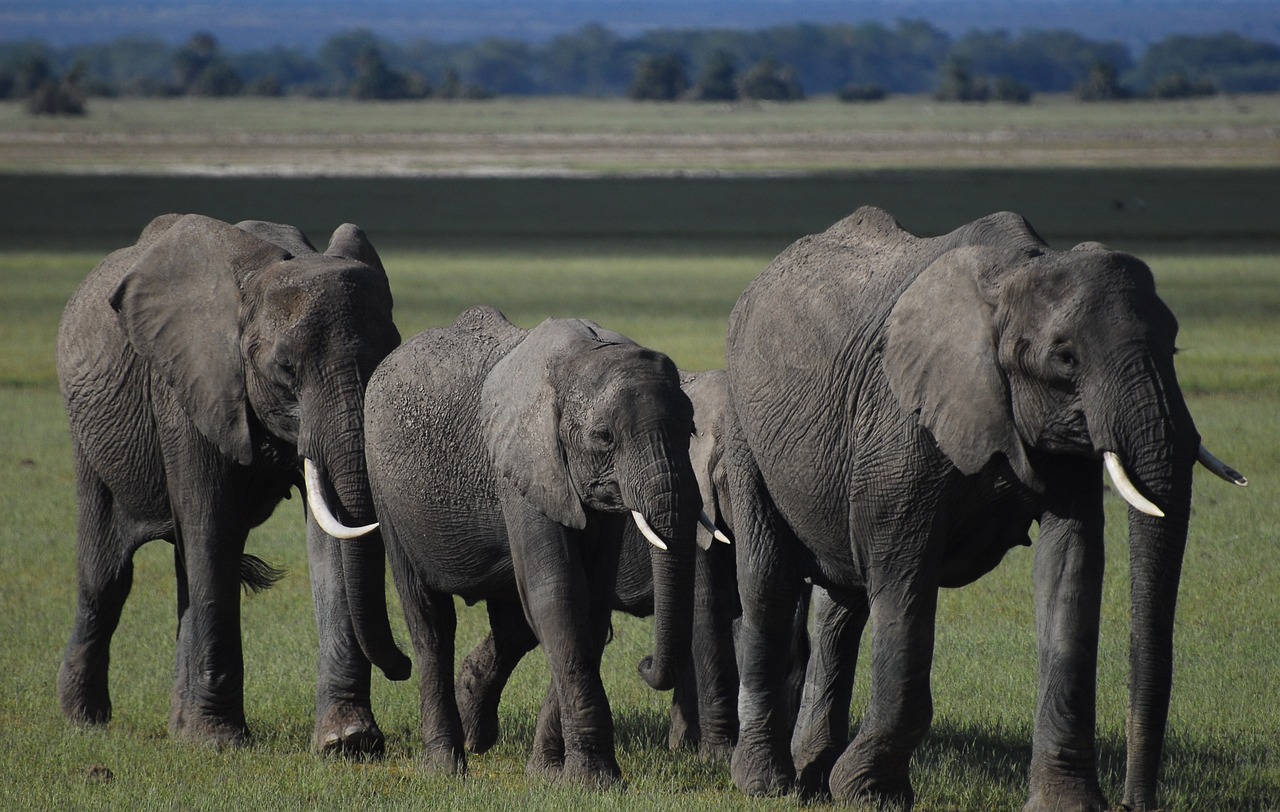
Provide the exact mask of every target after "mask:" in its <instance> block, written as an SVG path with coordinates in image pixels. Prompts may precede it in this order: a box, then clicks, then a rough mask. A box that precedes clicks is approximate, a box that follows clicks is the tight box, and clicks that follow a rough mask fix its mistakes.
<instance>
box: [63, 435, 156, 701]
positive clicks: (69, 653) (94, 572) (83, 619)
mask: <svg viewBox="0 0 1280 812" xmlns="http://www.w3.org/2000/svg"><path fill="white" fill-rule="evenodd" d="M124 526H125V523H124V522H122V521H120V519H119V517H118V516H117V515H116V508H115V504H114V499H113V498H112V496H111V492H110V491H109V490H108V489H107V486H106V485H105V484H104V483H103V482H102V480H101V479H100V478H99V477H98V476H97V474H96V473H94V472H93V470H92V469H91V468H89V466H88V465H87V464H85V463H84V462H83V460H82V459H80V455H79V454H78V453H77V459H76V582H77V584H76V616H75V622H74V625H73V626H72V628H71V638H70V640H69V641H68V642H67V648H66V651H65V652H64V654H63V659H62V665H61V666H60V667H59V669H58V702H59V704H60V705H61V706H62V713H63V715H65V716H66V717H67V718H68V719H69V720H71V721H72V722H75V723H77V724H86V725H104V724H106V723H107V722H109V721H110V720H111V696H110V691H109V689H108V685H107V671H108V665H109V663H110V659H111V652H110V649H111V637H112V635H113V634H115V630H116V626H117V625H118V624H119V622H120V614H121V612H122V611H123V609H124V603H125V600H126V599H127V598H128V597H129V590H130V589H131V588H132V586H133V553H134V550H136V549H137V547H138V546H139V545H140V544H141V543H142V541H145V539H142V540H136V539H132V538H129V537H127V536H126V532H125V530H124Z"/></svg>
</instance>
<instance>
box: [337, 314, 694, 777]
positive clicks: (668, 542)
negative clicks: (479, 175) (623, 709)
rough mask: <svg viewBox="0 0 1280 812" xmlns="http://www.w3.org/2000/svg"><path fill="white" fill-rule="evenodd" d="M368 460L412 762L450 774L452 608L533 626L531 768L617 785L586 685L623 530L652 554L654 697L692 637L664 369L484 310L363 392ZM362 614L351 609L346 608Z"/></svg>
mask: <svg viewBox="0 0 1280 812" xmlns="http://www.w3.org/2000/svg"><path fill="white" fill-rule="evenodd" d="M365 427H366V432H367V436H366V449H365V453H366V457H367V461H368V469H369V477H370V484H371V487H372V490H373V499H374V504H375V508H376V514H377V516H378V518H379V520H380V521H381V523H382V532H383V537H384V539H385V541H386V547H387V555H388V558H389V560H390V563H391V572H392V575H393V577H394V580H395V584H396V588H397V590H398V592H399V594H400V597H401V604H402V606H403V608H404V613H405V619H406V622H407V625H408V629H409V634H410V637H411V639H412V643H413V648H414V652H415V658H416V659H417V661H418V667H419V670H420V677H419V679H420V686H419V697H420V705H421V711H422V722H421V724H422V733H423V739H424V743H425V749H424V754H423V758H422V763H423V764H424V766H425V767H427V768H428V769H432V770H436V771H439V772H443V773H446V774H456V775H465V774H466V768H467V766H466V754H465V749H464V735H463V730H462V723H461V720H460V716H459V709H458V706H457V702H456V699H455V688H454V679H453V664H454V635H455V631H456V625H457V618H456V611H455V608H454V604H453V597H452V596H453V595H458V596H461V598H462V599H463V600H465V601H466V602H467V603H469V604H473V603H475V602H476V601H479V600H484V601H486V604H487V610H488V615H489V618H490V624H491V628H492V629H493V630H494V631H495V633H497V634H499V635H502V634H505V633H508V632H511V633H514V634H525V635H528V634H530V633H532V634H533V635H534V636H535V637H536V640H537V641H538V642H539V643H540V644H541V646H542V648H543V650H544V652H545V653H546V657H547V664H548V670H549V671H550V674H551V686H550V689H549V691H548V694H547V698H546V701H545V703H544V705H543V707H542V711H541V714H540V716H539V719H538V724H537V730H536V734H535V743H534V749H533V754H532V755H531V757H530V759H529V762H528V772H529V773H530V774H531V775H535V776H543V777H547V778H550V779H552V780H560V781H565V782H570V783H575V784H582V785H585V786H591V787H603V786H608V785H610V784H613V783H615V782H617V781H618V780H619V779H620V777H621V771H620V770H619V767H618V763H617V759H616V757H615V751H614V741H613V719H612V715H611V711H610V708H609V702H608V699H607V697H606V696H605V693H604V688H603V684H602V682H601V679H600V658H601V653H602V651H603V648H604V644H605V640H606V636H607V634H608V630H609V617H610V605H611V594H610V593H611V591H612V589H613V584H614V579H615V573H616V570H617V566H618V556H619V547H620V540H621V537H622V526H623V524H624V522H625V521H626V519H627V514H628V513H629V514H630V515H631V516H632V517H633V518H634V520H635V522H636V523H637V525H639V526H640V528H641V531H642V532H644V534H645V536H646V538H648V539H649V541H650V543H652V544H653V545H655V546H657V547H659V548H663V552H664V554H663V556H662V560H661V562H660V563H659V564H657V565H655V569H654V581H655V593H656V595H655V604H656V614H655V616H656V623H655V635H654V636H655V641H656V644H655V648H654V653H653V654H652V655H651V656H650V657H647V658H646V659H645V660H644V661H643V662H641V664H640V666H639V670H640V673H641V675H642V677H643V678H644V679H645V680H646V681H647V682H648V683H649V684H650V685H651V686H653V687H655V688H658V689H663V690H665V689H670V688H671V687H672V686H673V685H674V683H675V681H676V678H677V676H678V667H679V665H680V662H679V660H678V654H679V652H682V651H685V650H687V648H688V646H689V638H690V635H691V634H692V621H691V614H692V604H693V588H692V587H693V549H694V544H695V542H694V536H695V533H696V528H697V524H698V514H699V511H700V508H701V501H700V499H699V494H698V488H697V482H696V480H695V478H694V474H693V470H692V467H691V464H690V462H689V437H690V435H691V434H692V432H693V410H692V406H691V405H690V403H689V399H688V397H686V396H685V394H684V392H683V391H682V390H681V389H680V381H679V377H678V374H677V371H676V368H675V365H674V364H673V363H672V362H671V360H670V359H669V358H668V357H667V356H665V355H663V354H661V353H658V352H655V351H653V350H649V349H645V348H643V347H640V346H638V345H637V344H635V343H633V342H632V341H630V340H629V339H627V338H625V337H624V336H622V335H620V334H618V333H615V332H611V331H608V330H605V329H603V328H601V327H599V326H598V325H596V324H594V323H592V322H589V321H585V320H578V319H548V320H547V321H545V322H543V323H542V324H540V325H538V326H537V327H534V328H533V329H530V330H525V329H522V328H519V327H516V326H515V325H513V324H512V323H511V322H509V321H508V320H507V319H506V318H505V317H504V316H503V315H502V314H501V313H500V312H498V311H497V310H495V309H493V308H490V307H483V306H481V307H475V308H472V309H470V310H467V311H465V312H464V313H462V314H461V315H459V316H458V317H457V319H456V320H455V322H454V323H453V325H452V326H450V327H445V328H439V329H432V330H427V331H425V332H423V333H421V334H419V335H417V336H415V337H414V338H413V339H411V340H409V341H407V342H406V343H405V344H404V345H402V346H401V347H400V348H399V349H397V350H396V351H395V352H393V353H392V354H391V355H389V356H388V357H387V359H386V361H384V362H383V364H382V365H381V366H380V367H379V368H378V370H377V372H376V373H375V374H374V375H373V377H372V379H371V380H370V382H369V388H368V392H367V397H366V403H365ZM361 616H368V613H362V615H361Z"/></svg>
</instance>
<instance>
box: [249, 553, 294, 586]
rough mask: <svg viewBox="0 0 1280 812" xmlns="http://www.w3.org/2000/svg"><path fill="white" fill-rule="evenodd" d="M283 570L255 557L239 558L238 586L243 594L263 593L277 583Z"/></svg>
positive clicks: (283, 574) (281, 576)
mask: <svg viewBox="0 0 1280 812" xmlns="http://www.w3.org/2000/svg"><path fill="white" fill-rule="evenodd" d="M284 576H285V570H283V569H279V568H277V567H273V566H271V565H270V564H269V563H267V562H266V561H263V560H262V559H261V558H258V557H257V556H256V555H249V554H248V553H245V554H244V555H242V556H240V586H241V587H243V588H244V591H245V594H249V593H253V594H255V595H256V594H258V593H259V592H265V591H267V590H268V589H270V588H271V587H273V586H275V585H276V584H277V583H279V581H280V579H281V578H283V577H284Z"/></svg>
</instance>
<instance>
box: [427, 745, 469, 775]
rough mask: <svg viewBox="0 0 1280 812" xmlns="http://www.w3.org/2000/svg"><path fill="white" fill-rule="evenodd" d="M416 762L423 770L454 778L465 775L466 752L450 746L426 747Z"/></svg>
mask: <svg viewBox="0 0 1280 812" xmlns="http://www.w3.org/2000/svg"><path fill="white" fill-rule="evenodd" d="M418 764H419V765H420V766H421V768H422V769H423V770H424V771H427V772H431V773H434V774H436V775H448V776H453V777H455V778H466V777H467V754H466V753H465V752H464V751H462V750H460V749H458V748H457V747H452V746H448V745H446V746H442V747H428V748H427V749H426V750H424V751H423V753H422V758H421V759H419V761H418Z"/></svg>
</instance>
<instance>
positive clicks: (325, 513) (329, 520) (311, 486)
mask: <svg viewBox="0 0 1280 812" xmlns="http://www.w3.org/2000/svg"><path fill="white" fill-rule="evenodd" d="M302 478H303V479H304V480H306V483H307V508H308V509H310V510H311V515H312V516H315V517H316V524H318V525H320V529H321V530H323V531H324V532H326V533H328V534H329V535H331V536H333V537H334V538H336V539H354V538H359V537H360V536H363V535H365V534H366V533H371V532H373V531H374V530H377V529H378V523H377V522H374V523H373V524H366V525H365V526H364V527H347V526H346V525H344V524H343V523H342V522H340V521H338V518H337V517H336V516H334V515H333V513H332V512H331V511H330V510H329V503H328V502H327V501H326V500H325V497H324V488H323V487H322V485H321V483H320V473H319V472H318V471H316V467H315V466H314V465H312V464H311V460H309V459H307V458H306V457H303V458H302Z"/></svg>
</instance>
